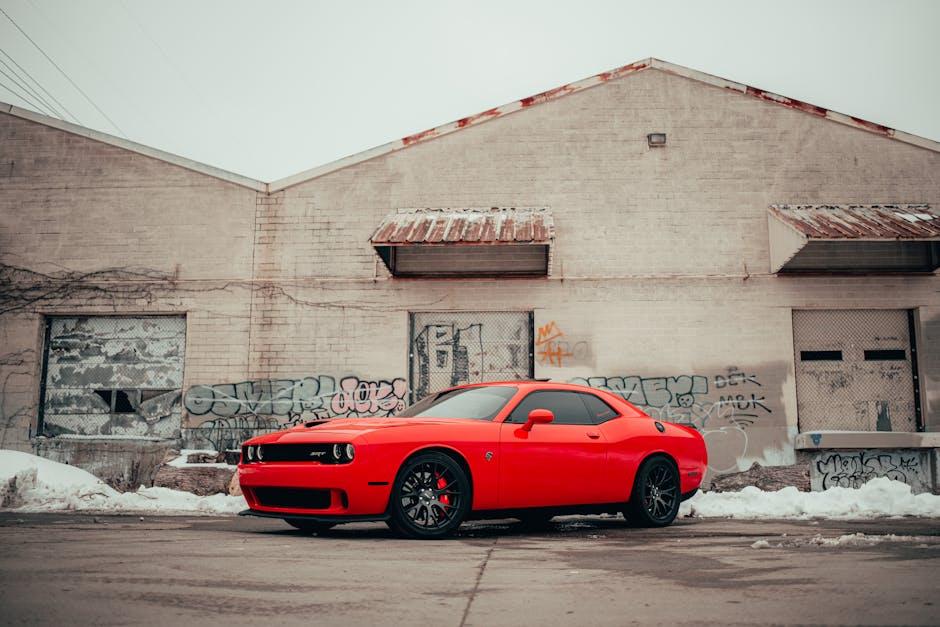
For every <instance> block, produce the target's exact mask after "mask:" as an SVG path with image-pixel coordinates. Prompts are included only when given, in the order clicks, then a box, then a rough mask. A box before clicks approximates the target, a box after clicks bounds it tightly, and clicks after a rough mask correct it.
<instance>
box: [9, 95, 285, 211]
mask: <svg viewBox="0 0 940 627" xmlns="http://www.w3.org/2000/svg"><path fill="white" fill-rule="evenodd" d="M0 113H6V114H8V115H11V116H13V117H17V118H22V119H24V120H29V121H30V122H36V123H37V124H42V125H44V126H51V127H52V128H57V129H59V130H60V131H65V132H66V133H71V134H72V135H78V136H79V137H85V138H87V139H92V140H94V141H98V142H101V143H103V144H109V145H111V146H116V147H118V148H123V149H124V150H130V151H131V152H136V153H137V154H140V155H144V156H145V157H150V158H151V159H157V160H158V161H163V162H165V163H170V164H172V165H176V166H179V167H181V168H185V169H187V170H191V171H193V172H198V173H200V174H205V175H206V176H211V177H212V178H216V179H219V180H222V181H226V182H228V183H234V184H235V185H239V186H241V187H247V188H249V189H253V190H255V191H258V192H267V191H268V184H267V183H264V182H262V181H256V180H255V179H253V178H250V177H247V176H243V175H241V174H235V173H234V172H229V171H228V170H223V169H221V168H216V167H213V166H211V165H206V164H204V163H200V162H198V161H193V160H192V159H187V158H186V157H181V156H179V155H176V154H173V153H172V152H166V151H164V150H159V149H157V148H152V147H150V146H146V145H144V144H138V143H137V142H132V141H130V140H128V139H124V138H121V137H115V136H114V135H109V134H108V133H103V132H101V131H96V130H94V129H91V128H87V127H85V126H80V125H78V124H72V123H71V122H66V121H65V120H60V119H59V118H54V117H51V116H48V115H43V114H41V113H36V112H35V111H31V110H29V109H23V108H22V107H17V106H15V105H11V104H8V103H6V102H0Z"/></svg>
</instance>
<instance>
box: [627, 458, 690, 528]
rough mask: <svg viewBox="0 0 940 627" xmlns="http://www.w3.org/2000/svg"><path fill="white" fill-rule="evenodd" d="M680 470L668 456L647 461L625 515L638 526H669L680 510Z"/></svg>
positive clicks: (634, 485)
mask: <svg viewBox="0 0 940 627" xmlns="http://www.w3.org/2000/svg"><path fill="white" fill-rule="evenodd" d="M681 500H682V499H681V495H680V494H679V470H678V469H677V468H676V465H675V463H673V461H672V460H670V459H668V458H666V457H652V458H650V459H648V460H646V461H645V462H644V463H643V465H642V466H640V470H639V471H637V473H636V479H635V480H634V482H633V492H632V494H631V495H630V502H629V503H627V508H626V510H625V512H624V515H625V516H626V517H627V521H628V522H630V524H632V525H635V526H637V527H665V526H666V525H669V524H671V523H672V521H673V520H675V519H676V515H677V514H678V513H679V503H680V502H681Z"/></svg>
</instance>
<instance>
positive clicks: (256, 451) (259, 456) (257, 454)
mask: <svg viewBox="0 0 940 627" xmlns="http://www.w3.org/2000/svg"><path fill="white" fill-rule="evenodd" d="M255 457H257V458H258V461H259V462H260V461H261V460H263V459H264V457H263V456H262V455H261V445H260V444H259V445H258V446H257V447H256V448H255Z"/></svg>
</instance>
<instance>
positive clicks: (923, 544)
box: [751, 532, 938, 549]
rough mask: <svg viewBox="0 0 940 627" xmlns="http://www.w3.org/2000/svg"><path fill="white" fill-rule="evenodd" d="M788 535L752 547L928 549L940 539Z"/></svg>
mask: <svg viewBox="0 0 940 627" xmlns="http://www.w3.org/2000/svg"><path fill="white" fill-rule="evenodd" d="M786 535H787V534H783V537H782V541H781V542H778V543H776V544H771V543H770V542H769V541H768V540H758V541H757V542H755V543H754V544H752V545H751V548H752V549H782V548H789V547H798V546H807V545H808V546H821V547H871V546H875V545H876V544H882V543H884V542H889V543H890V542H907V543H911V544H913V543H915V542H919V543H920V544H918V545H917V546H918V547H919V548H927V547H930V546H932V545H934V544H936V543H937V540H938V538H936V537H933V536H898V535H895V534H893V533H889V534H887V535H874V536H870V535H865V534H864V533H860V532H859V533H850V534H846V535H842V536H839V537H837V538H826V537H824V536H823V535H822V534H821V533H817V534H816V535H815V536H813V537H812V538H810V539H809V540H804V539H802V538H795V539H788V538H787V537H786Z"/></svg>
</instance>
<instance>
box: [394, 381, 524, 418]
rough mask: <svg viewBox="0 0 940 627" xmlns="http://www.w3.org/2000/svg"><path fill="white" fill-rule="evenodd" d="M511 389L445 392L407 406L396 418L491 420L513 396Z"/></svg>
mask: <svg viewBox="0 0 940 627" xmlns="http://www.w3.org/2000/svg"><path fill="white" fill-rule="evenodd" d="M516 390H517V388H516V387H513V386H500V385H494V386H486V387H477V388H460V389H458V390H445V391H443V392H440V393H438V394H432V395H430V396H428V397H425V398H423V399H421V400H420V401H418V402H417V403H415V404H414V405H412V406H411V407H406V408H405V409H404V410H403V411H402V412H401V413H399V414H398V417H399V418H472V419H474V420H492V419H493V418H494V417H495V416H496V414H498V413H499V410H501V409H502V408H503V407H504V406H505V405H506V403H507V402H508V401H509V399H511V398H512V397H513V395H514V394H515V393H516Z"/></svg>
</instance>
